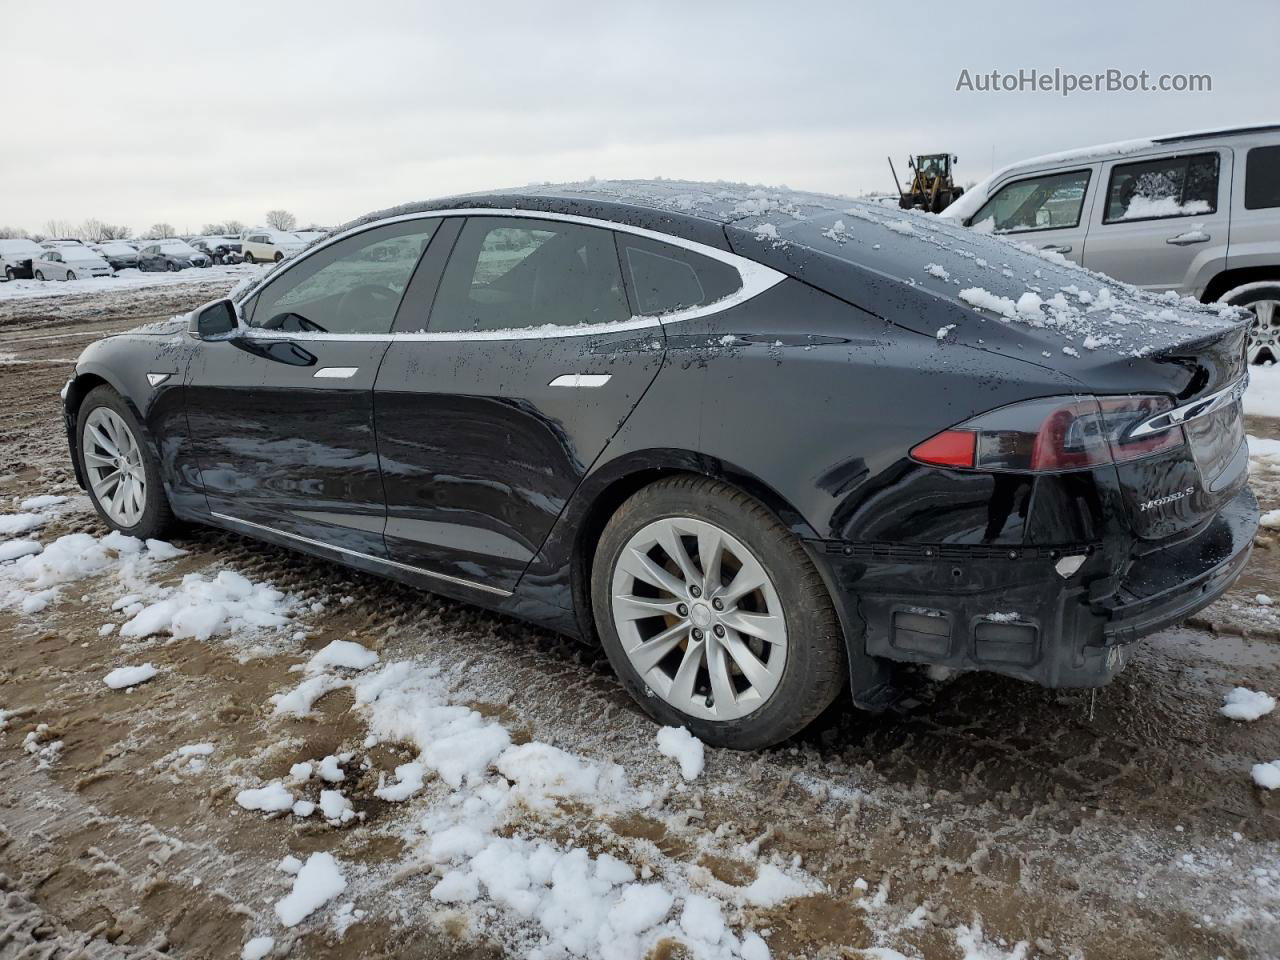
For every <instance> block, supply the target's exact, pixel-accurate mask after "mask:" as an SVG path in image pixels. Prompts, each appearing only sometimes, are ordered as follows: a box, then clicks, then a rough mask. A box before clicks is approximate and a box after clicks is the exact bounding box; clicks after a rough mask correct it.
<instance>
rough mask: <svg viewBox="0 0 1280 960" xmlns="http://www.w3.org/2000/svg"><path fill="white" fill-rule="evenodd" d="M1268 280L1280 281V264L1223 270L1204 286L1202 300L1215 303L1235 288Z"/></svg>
mask: <svg viewBox="0 0 1280 960" xmlns="http://www.w3.org/2000/svg"><path fill="white" fill-rule="evenodd" d="M1267 281H1272V282H1277V283H1280V264H1277V265H1275V266H1270V267H1239V268H1237V269H1235V270H1223V271H1222V272H1221V273H1219V274H1217V275H1215V276H1214V278H1213V279H1212V280H1210V281H1209V283H1208V285H1206V286H1205V288H1204V293H1203V294H1202V295H1201V297H1200V300H1201V302H1202V303H1214V302H1216V301H1217V300H1218V298H1219V297H1221V296H1222V295H1223V294H1224V293H1227V292H1229V291H1231V290H1234V289H1235V288H1236V287H1240V286H1243V285H1244V284H1246V283H1264V282H1267Z"/></svg>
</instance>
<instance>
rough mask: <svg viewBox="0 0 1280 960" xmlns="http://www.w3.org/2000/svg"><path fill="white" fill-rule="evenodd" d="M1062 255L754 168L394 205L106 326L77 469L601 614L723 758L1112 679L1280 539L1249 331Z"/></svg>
mask: <svg viewBox="0 0 1280 960" xmlns="http://www.w3.org/2000/svg"><path fill="white" fill-rule="evenodd" d="M375 252H376V254H375ZM1056 260H1057V258H1054V259H1053V260H1052V261H1051V260H1046V259H1044V258H1043V257H1041V256H1037V255H1035V254H1034V253H1031V252H1027V251H1023V250H1019V249H1017V248H1016V247H1014V246H1012V245H1011V244H1009V243H1007V242H1005V241H1003V240H999V239H996V238H993V237H989V236H981V235H979V234H976V233H974V232H972V231H968V230H964V229H962V228H960V227H958V226H957V225H956V224H954V223H948V222H947V221H945V220H939V219H938V218H937V217H936V216H932V215H926V214H922V213H915V212H913V211H901V210H896V209H890V208H887V207H885V206H882V205H879V204H874V203H863V202H860V201H854V200H849V199H845V198H840V197H833V196H825V195H821V194H811V193H799V192H792V191H786V190H777V191H772V190H771V191H768V192H767V193H766V192H765V191H763V190H760V189H758V188H754V187H750V186H746V185H739V184H727V183H682V182H679V181H653V182H632V183H608V182H592V183H590V184H567V185H561V186H558V187H557V186H546V187H540V188H529V189H527V190H524V191H520V192H512V193H496V194H490V195H472V196H468V197H464V198H450V199H445V200H440V201H436V202H434V203H424V204H413V205H408V206H403V207H398V208H395V209H393V210H388V211H385V212H383V213H380V214H373V215H371V216H369V217H366V218H364V219H362V220H360V221H357V222H355V223H353V224H351V225H349V227H348V228H346V229H343V230H340V231H338V232H336V233H335V234H334V235H333V236H332V237H330V238H329V239H327V240H325V241H322V242H320V243H318V244H315V245H314V246H312V247H310V248H308V250H307V251H306V252H305V253H303V254H300V255H299V256H298V257H296V258H295V259H293V260H289V261H287V262H286V263H284V264H282V265H281V266H280V267H279V268H278V269H275V270H272V271H270V272H267V273H264V275H263V276H262V277H261V278H260V280H259V282H258V283H257V284H256V285H254V286H251V287H249V288H247V289H241V290H238V291H237V293H236V297H235V300H234V301H233V300H230V299H222V300H218V301H215V302H213V303H211V304H207V305H206V306H205V307H203V308H201V309H198V310H195V311H193V312H192V313H191V315H189V316H188V317H186V318H182V317H178V318H174V319H173V320H172V321H170V322H168V323H159V324H151V325H149V327H148V328H147V329H146V330H135V331H131V332H128V333H124V334H121V335H118V336H113V337H108V338H106V339H104V340H99V341H98V342H97V343H95V344H93V345H92V346H90V347H88V348H87V349H86V351H85V352H84V353H83V354H82V355H81V357H80V359H79V361H78V363H77V365H76V371H75V376H74V377H73V379H72V380H71V382H70V383H68V385H67V388H66V389H65V390H64V391H63V397H64V403H65V422H66V426H67V431H68V438H69V440H70V448H71V455H72V462H73V464H74V469H75V474H76V478H77V480H78V482H79V483H80V485H81V486H82V487H84V488H85V489H86V491H87V492H88V494H89V496H90V497H91V498H92V500H93V503H94V505H95V507H96V509H97V511H98V513H99V515H100V516H101V517H102V519H103V520H104V521H105V522H106V523H107V524H109V525H110V526H111V527H113V528H114V529H116V530H119V531H121V532H123V533H125V534H127V535H129V536H134V537H139V538H147V537H159V536H163V535H164V532H165V529H166V527H167V526H168V525H169V523H170V522H171V521H172V520H173V519H174V518H175V517H176V518H179V519H182V520H190V521H196V522H202V523H207V524H211V525H213V526H218V527H223V528H226V529H228V530H233V531H236V532H239V533H243V534H246V535H249V536H253V537H259V538H261V539H264V540H267V541H269V542H272V543H275V544H278V545H282V546H287V547H293V548H295V549H298V550H302V551H305V552H308V553H312V554H315V555H317V556H320V557H326V558H329V559H332V560H336V561H339V562H342V563H346V564H350V565H351V566H353V567H356V568H358V569H360V570H363V571H366V572H371V573H378V574H382V575H385V576H388V577H393V578H398V579H401V580H403V581H406V582H408V583H411V584H414V585H417V586H419V587H424V588H426V589H429V590H433V591H437V592H439V593H443V594H447V595H449V596H453V597H456V598H459V599H463V600H468V601H473V602H476V603H481V604H485V605H488V606H492V607H495V608H497V609H499V610H502V611H504V612H507V613H510V614H514V615H516V616H520V617H523V618H526V619H529V620H533V621H535V622H537V623H539V624H541V625H543V626H546V627H549V628H551V629H554V630H558V631H561V632H563V633H567V634H570V635H575V636H578V637H581V638H583V639H590V638H595V637H599V639H600V641H601V642H602V643H603V645H604V649H605V652H606V653H607V654H608V657H609V660H610V662H611V663H612V664H613V665H614V668H615V669H616V670H617V672H618V675H619V677H620V678H621V680H622V683H623V685H624V686H625V687H626V689H627V690H629V691H630V692H631V693H632V695H633V696H634V697H635V698H636V701H637V703H638V704H639V705H640V707H641V709H643V710H644V711H645V712H647V713H648V714H649V715H650V716H651V717H653V718H654V719H656V720H657V721H659V722H660V723H662V724H665V725H675V726H685V727H687V728H688V729H689V731H690V732H691V733H693V734H694V735H695V736H697V737H699V738H701V739H703V740H704V741H706V742H709V743H714V744H717V745H721V746H729V747H738V748H752V747H762V746H767V745H769V744H773V743H776V742H778V741H779V740H782V739H785V738H786V737H788V736H790V735H791V734H794V733H796V732H797V731H799V730H800V729H802V728H803V727H805V725H806V724H808V723H809V722H810V721H811V720H812V719H813V718H815V717H817V716H818V715H819V714H821V713H822V712H823V710H824V709H826V707H827V706H828V705H829V704H831V703H832V702H833V701H834V700H835V698H836V697H837V695H838V694H839V693H840V692H841V690H842V689H846V688H847V689H849V691H850V694H851V696H850V699H851V701H852V702H853V703H854V704H855V705H857V706H859V707H863V708H866V709H884V708H886V707H887V706H890V705H892V704H893V703H894V702H896V701H897V700H898V699H899V694H897V693H895V679H894V678H895V676H897V675H898V674H897V668H896V666H895V663H896V662H906V663H913V664H933V665H937V666H941V667H946V668H949V669H960V670H990V671H996V672H999V673H1002V674H1005V675H1008V676H1013V677H1018V678H1021V679H1023V680H1029V681H1033V682H1037V683H1040V684H1043V685H1045V686H1048V687H1097V686H1102V685H1104V684H1106V683H1108V682H1109V681H1110V680H1111V679H1112V678H1114V677H1115V676H1116V674H1117V673H1119V672H1120V670H1121V669H1122V668H1123V667H1124V666H1125V665H1126V664H1127V663H1128V662H1129V660H1130V659H1131V658H1132V657H1135V656H1139V655H1140V654H1139V652H1138V650H1139V648H1138V646H1137V644H1136V642H1135V641H1137V640H1138V638H1139V637H1142V636H1144V635H1145V634H1148V633H1151V632H1152V631H1155V630H1158V629H1160V628H1162V627H1163V626H1166V625H1168V624H1171V623H1176V622H1179V621H1181V620H1182V619H1184V618H1186V617H1188V616H1190V615H1191V614H1193V613H1194V612H1195V611H1197V610H1199V609H1200V608H1202V607H1204V606H1205V605H1207V604H1209V603H1211V602H1213V601H1214V600H1215V599H1216V598H1218V597H1219V596H1221V595H1222V594H1223V593H1224V592H1225V591H1226V590H1227V589H1229V588H1230V587H1231V585H1232V583H1233V582H1234V581H1235V580H1236V578H1237V577H1238V576H1239V574H1240V571H1241V570H1242V568H1243V567H1244V564H1245V562H1246V561H1247V560H1248V557H1249V554H1250V551H1251V550H1252V548H1253V541H1254V535H1255V533H1256V531H1257V528H1258V503H1257V500H1256V499H1255V498H1254V496H1253V494H1252V492H1251V491H1250V489H1249V485H1248V467H1249V457H1248V447H1247V445H1246V442H1245V432H1244V423H1243V414H1242V411H1241V402H1240V397H1241V394H1242V392H1243V388H1244V384H1245V382H1246V381H1247V373H1248V371H1247V367H1246V365H1245V357H1244V344H1245V340H1246V336H1247V332H1248V330H1247V328H1248V324H1247V323H1246V322H1245V321H1243V320H1242V319H1239V318H1237V317H1236V315H1235V314H1236V311H1219V310H1214V309H1209V308H1206V307H1204V306H1201V305H1199V304H1196V303H1195V302H1194V301H1191V300H1189V299H1177V298H1168V297H1164V296H1160V295H1156V294H1153V293H1149V292H1147V291H1143V290H1138V289H1135V288H1133V287H1127V286H1125V285H1123V284H1120V283H1117V282H1115V281H1113V280H1110V279H1109V278H1106V277H1102V276H1098V275H1095V274H1090V273H1088V272H1086V271H1084V270H1081V269H1079V268H1078V267H1075V266H1074V265H1071V264H1066V263H1062V262H1054V261H1056ZM1037 290H1042V291H1044V292H1045V297H1046V299H1045V300H1043V301H1042V299H1041V297H1040V296H1039V295H1037V294H1036V293H1035V291H1037ZM1049 291H1055V292H1057V293H1056V296H1055V295H1051V294H1050V293H1049ZM1050 296H1053V301H1054V302H1052V303H1050V302H1048V298H1049V297H1050ZM1099 303H1101V304H1104V305H1105V309H1103V310H1096V309H1095V307H1096V306H1097V305H1098V304H1099ZM1050 310H1052V311H1053V314H1052V315H1050V313H1049V311H1050ZM184 333H186V334H188V335H185V336H184V335H183V334H184ZM513 358H516V360H515V362H513ZM174 370H177V371H183V372H182V373H179V374H178V375H176V376H171V377H170V376H168V371H174ZM155 372H160V373H161V381H162V382H160V383H159V384H157V382H156V381H155V380H152V379H151V377H150V376H148V374H153V373H155ZM886 409H891V410H892V416H885V415H884V411H885V410H886ZM1145 655H1146V656H1158V655H1159V653H1158V651H1156V650H1151V649H1148V650H1147V651H1146V652H1145Z"/></svg>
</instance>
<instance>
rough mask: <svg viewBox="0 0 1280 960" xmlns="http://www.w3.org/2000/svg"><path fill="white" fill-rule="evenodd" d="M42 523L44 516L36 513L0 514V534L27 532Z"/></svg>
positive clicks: (40, 525)
mask: <svg viewBox="0 0 1280 960" xmlns="http://www.w3.org/2000/svg"><path fill="white" fill-rule="evenodd" d="M44 524H45V519H44V517H42V516H40V514H38V513H6V514H0V536H4V537H12V536H13V535H14V534H18V533H27V532H28V531H31V530H35V529H36V528H37V527H43V526H44Z"/></svg>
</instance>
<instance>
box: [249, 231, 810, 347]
mask: <svg viewBox="0 0 1280 960" xmlns="http://www.w3.org/2000/svg"><path fill="white" fill-rule="evenodd" d="M446 217H520V218H522V219H527V220H554V221H558V222H561V223H576V224H581V225H582V226H587V227H599V228H601V229H604V230H612V231H615V232H617V233H625V234H629V235H631V236H636V237H643V238H645V239H648V240H654V241H657V242H658V243H666V244H669V245H671V246H673V247H680V248H682V249H685V250H689V251H692V252H693V253H697V254H700V255H701V256H704V257H709V258H711V259H712V260H719V261H720V262H721V263H724V264H727V265H728V266H730V267H732V268H733V269H734V270H736V271H737V272H738V276H739V277H740V278H741V280H742V286H741V287H739V288H738V289H737V290H736V291H735V292H734V293H731V294H730V295H729V296H727V297H725V298H724V299H722V300H717V301H715V302H714V303H708V304H704V305H702V306H699V307H690V308H689V309H687V310H676V311H673V312H672V313H664V314H657V315H654V316H634V317H632V318H631V319H630V320H622V321H619V322H617V323H591V324H579V325H578V326H573V327H551V328H545V327H537V328H526V327H521V328H515V329H508V330H446V331H439V332H435V333H431V332H428V331H426V330H421V331H416V332H399V333H306V332H300V333H283V332H280V331H275V330H264V329H263V328H261V327H245V328H244V329H245V333H246V335H249V336H252V337H253V338H254V339H265V340H348V341H361V340H363V341H391V340H410V341H416V340H422V341H432V340H439V341H444V342H454V341H461V340H544V339H548V338H552V337H582V336H591V335H594V334H599V333H615V332H616V333H622V332H625V331H628V330H644V329H649V328H653V327H660V326H663V325H665V324H668V323H680V322H682V321H685V320H694V319H697V318H698V317H705V316H710V315H712V314H716V313H719V312H721V311H722V310H728V309H730V308H731V307H736V306H737V305H738V304H741V303H746V302H747V301H748V300H751V299H753V298H754V297H758V296H759V295H760V294H762V293H764V292H765V291H766V290H769V289H770V288H772V287H774V286H777V285H778V284H779V283H781V282H782V281H783V280H785V279H786V278H787V277H786V274H784V273H781V272H779V271H777V270H774V269H773V268H772V267H766V266H765V265H764V264H763V263H757V262H756V261H754V260H751V259H749V258H747V257H744V256H741V255H739V254H736V253H731V252H730V251H728V250H720V249H718V248H717V247H711V246H707V245H706V244H705V243H699V242H698V241H696V240H686V239H684V238H683V237H674V236H672V235H670V234H667V233H661V232H659V231H657V230H648V229H645V228H644V227H633V226H631V225H630V224H625V223H615V222H614V221H612V220H601V219H598V218H595V217H582V216H578V215H577V214H570V213H549V212H546V211H542V210H520V209H516V208H508V207H460V208H457V209H452V210H422V211H419V212H417V213H406V214H401V215H400V216H398V217H387V218H385V219H383V220H377V221H375V222H373V223H363V224H360V225H359V226H356V227H351V228H350V229H348V230H344V231H343V232H342V233H338V234H334V235H333V236H331V237H326V238H325V239H324V240H322V241H321V242H319V243H318V244H316V246H314V247H310V248H308V249H306V250H304V251H303V252H302V253H300V254H299V255H298V256H296V257H291V258H290V259H288V260H285V261H284V262H283V263H281V265H280V266H279V267H277V268H276V269H274V270H271V271H269V272H268V274H267V275H266V276H265V277H263V278H262V279H261V280H259V281H258V282H257V283H255V284H254V285H253V286H252V287H250V288H249V289H248V290H246V291H244V293H242V294H241V295H240V297H239V299H237V300H236V301H235V306H236V311H237V313H239V310H240V306H241V304H243V303H244V302H245V301H247V300H249V299H250V298H251V297H254V296H256V295H257V294H258V292H259V291H260V290H261V289H262V288H263V287H264V286H266V284H268V283H270V282H272V281H274V280H276V279H278V278H279V277H281V276H283V275H284V274H285V273H287V272H288V271H289V270H291V269H292V268H293V267H295V266H297V265H298V264H299V263H301V262H302V261H304V260H306V259H307V257H310V256H313V255H314V254H317V253H319V252H320V251H321V250H324V249H325V248H327V247H328V246H329V245H330V244H333V243H337V242H338V241H339V240H344V239H346V238H347V237H351V236H355V235H356V234H358V233H363V232H365V231H366V230H373V229H376V228H377V227H382V226H387V225H389V224H393V223H404V222H406V221H410V220H440V219H444V218H446ZM619 269H621V266H619ZM241 319H242V320H243V317H242V318H241Z"/></svg>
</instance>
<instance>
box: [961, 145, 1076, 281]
mask: <svg viewBox="0 0 1280 960" xmlns="http://www.w3.org/2000/svg"><path fill="white" fill-rule="evenodd" d="M1097 179H1098V178H1097V164H1094V165H1092V166H1088V165H1086V166H1082V167H1073V168H1071V169H1069V170H1052V171H1045V172H1042V173H1033V174H1031V175H1029V176H1024V177H1019V178H1018V179H1016V180H1010V181H1009V182H1008V183H1005V184H1002V185H1001V186H1000V187H999V188H997V190H996V192H995V193H993V194H992V195H991V197H990V198H989V199H988V200H987V202H986V203H984V204H983V205H982V206H981V207H980V208H979V209H978V212H977V213H975V214H974V215H973V216H972V217H970V218H969V219H968V220H966V221H965V225H966V226H968V227H970V228H972V229H975V230H979V231H981V232H983V233H998V234H1002V235H1006V234H1007V235H1009V236H1012V237H1014V238H1015V239H1016V240H1018V241H1020V242H1022V243H1028V244H1031V245H1032V246H1034V247H1039V248H1040V249H1041V250H1052V251H1054V252H1055V253H1060V254H1062V255H1063V256H1064V257H1066V258H1068V259H1069V260H1074V261H1075V262H1076V263H1079V262H1080V258H1081V256H1082V255H1083V254H1084V247H1085V235H1086V233H1087V232H1088V223H1089V210H1090V208H1091V207H1092V206H1093V197H1094V193H1095V192H1096V190H1097V187H1096V185H1095V184H1096V181H1097Z"/></svg>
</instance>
